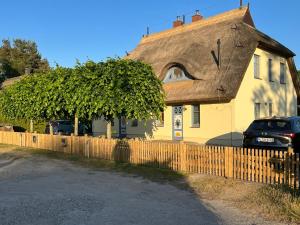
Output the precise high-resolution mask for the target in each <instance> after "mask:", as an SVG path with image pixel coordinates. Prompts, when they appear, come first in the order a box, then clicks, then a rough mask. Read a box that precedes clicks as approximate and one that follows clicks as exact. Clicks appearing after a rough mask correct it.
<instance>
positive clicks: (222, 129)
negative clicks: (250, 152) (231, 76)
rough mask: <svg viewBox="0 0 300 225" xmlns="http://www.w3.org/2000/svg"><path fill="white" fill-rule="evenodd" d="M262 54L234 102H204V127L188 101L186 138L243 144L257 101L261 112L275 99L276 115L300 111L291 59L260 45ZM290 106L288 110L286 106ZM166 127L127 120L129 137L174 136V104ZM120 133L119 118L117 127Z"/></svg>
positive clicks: (96, 127)
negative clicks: (195, 119) (282, 81)
mask: <svg viewBox="0 0 300 225" xmlns="http://www.w3.org/2000/svg"><path fill="white" fill-rule="evenodd" d="M255 54H257V55H259V56H260V78H261V79H255V78H254V62H253V58H252V60H251V62H250V64H249V67H248V69H247V72H246V74H245V76H244V79H243V81H242V83H241V86H240V88H239V91H238V94H237V96H236V98H235V99H233V100H232V101H231V102H230V103H220V104H201V105H200V127H199V128H193V127H192V121H191V119H192V117H191V115H192V106H191V105H184V111H183V136H184V141H191V142H198V143H203V144H213V145H219V144H221V145H241V144H242V138H243V135H242V133H243V132H244V131H245V130H246V129H247V128H248V126H249V125H250V123H251V122H252V121H253V120H254V103H255V102H259V103H261V116H262V117H265V116H268V105H265V103H269V102H272V104H273V115H276V116H285V115H287V116H293V115H296V114H297V98H296V93H295V89H294V85H293V82H292V79H291V75H290V72H289V68H288V65H287V62H286V60H285V59H284V58H281V57H279V56H276V55H274V54H271V53H268V52H266V51H263V50H261V49H256V51H255ZM269 58H272V60H273V78H274V79H273V80H274V82H269V78H268V59H269ZM280 62H283V63H285V64H286V69H287V70H286V84H280V82H279V76H280ZM285 109H286V110H285ZM164 118H165V122H164V126H163V127H157V126H156V123H155V121H148V122H147V124H146V125H145V124H144V122H139V125H138V127H132V126H131V121H128V122H127V133H128V137H143V138H150V139H156V140H172V106H168V107H167V108H166V110H165V115H164ZM113 130H114V133H115V135H118V130H119V125H118V120H115V126H114V127H113ZM93 131H94V134H95V135H101V134H105V122H103V121H101V120H96V121H94V123H93Z"/></svg>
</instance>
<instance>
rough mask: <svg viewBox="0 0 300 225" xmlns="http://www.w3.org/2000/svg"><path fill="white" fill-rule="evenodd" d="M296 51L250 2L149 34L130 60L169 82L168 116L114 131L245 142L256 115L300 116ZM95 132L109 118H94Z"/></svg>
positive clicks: (121, 125) (98, 132)
mask: <svg viewBox="0 0 300 225" xmlns="http://www.w3.org/2000/svg"><path fill="white" fill-rule="evenodd" d="M294 56H295V54H294V53H293V52H292V51H291V50H289V49H288V48H286V47H285V46H283V45H282V44H280V43H279V42H277V41H276V40H274V39H272V38H271V37H269V36H267V35H266V34H264V33H262V32H260V31H259V30H258V29H256V27H255V24H254V21H253V19H252V17H251V13H250V9H249V7H241V8H238V9H234V10H232V11H228V12H225V13H222V14H219V15H216V16H213V17H210V18H203V17H202V16H201V15H200V14H199V12H198V11H197V12H196V14H195V15H194V16H193V17H192V23H190V24H184V22H183V21H182V20H180V18H178V19H177V20H176V21H175V22H174V23H173V28H172V29H169V30H166V31H162V32H159V33H154V34H151V35H147V36H144V37H143V38H142V40H141V42H140V43H139V45H138V46H137V47H136V48H135V49H134V50H133V51H132V52H131V53H130V55H129V56H128V58H130V59H135V60H141V61H143V62H146V63H148V64H150V65H152V67H153V69H154V71H155V73H156V74H157V76H158V77H159V79H161V80H162V81H163V83H164V84H163V88H164V91H165V93H166V104H167V108H166V109H165V111H164V112H162V116H161V121H147V122H146V126H145V123H144V122H141V121H136V120H133V121H125V120H124V118H122V121H123V122H122V123H121V122H119V120H118V119H115V121H114V127H113V129H114V134H115V135H116V136H118V135H120V134H125V133H126V135H127V136H128V137H146V138H149V139H163V140H184V141H191V142H198V143H204V144H215V145H241V143H242V139H243V135H242V133H243V131H245V130H246V129H247V127H248V126H249V124H250V123H251V122H252V121H253V120H254V119H256V118H261V117H269V116H293V115H297V96H299V94H300V86H299V80H298V77H297V71H296V67H295V64H294V61H293V57H294ZM93 131H94V134H95V135H101V134H104V133H105V122H104V121H103V120H95V121H94V122H93Z"/></svg>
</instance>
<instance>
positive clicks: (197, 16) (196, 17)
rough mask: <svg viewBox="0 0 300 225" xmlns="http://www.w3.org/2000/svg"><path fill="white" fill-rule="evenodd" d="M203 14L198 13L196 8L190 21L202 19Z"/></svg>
mask: <svg viewBox="0 0 300 225" xmlns="http://www.w3.org/2000/svg"><path fill="white" fill-rule="evenodd" d="M202 18H203V16H201V15H200V12H199V10H196V12H195V15H193V16H192V22H196V21H199V20H202Z"/></svg>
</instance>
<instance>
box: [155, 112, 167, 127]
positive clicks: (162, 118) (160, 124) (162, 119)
mask: <svg viewBox="0 0 300 225" xmlns="http://www.w3.org/2000/svg"><path fill="white" fill-rule="evenodd" d="M164 123H165V113H164V112H161V113H160V118H159V119H158V120H156V126H158V127H163V126H164Z"/></svg>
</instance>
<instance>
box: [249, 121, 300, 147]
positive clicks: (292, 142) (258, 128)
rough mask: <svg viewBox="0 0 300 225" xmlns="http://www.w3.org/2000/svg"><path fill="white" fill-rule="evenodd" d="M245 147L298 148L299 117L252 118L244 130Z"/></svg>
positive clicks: (299, 136)
mask: <svg viewBox="0 0 300 225" xmlns="http://www.w3.org/2000/svg"><path fill="white" fill-rule="evenodd" d="M243 146H244V147H245V148H267V149H287V148H289V147H292V148H294V151H295V152H299V150H300V117H271V118H264V119H258V120H254V121H253V122H252V123H251V125H250V126H249V128H248V129H247V130H246V131H245V132H244V141H243Z"/></svg>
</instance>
